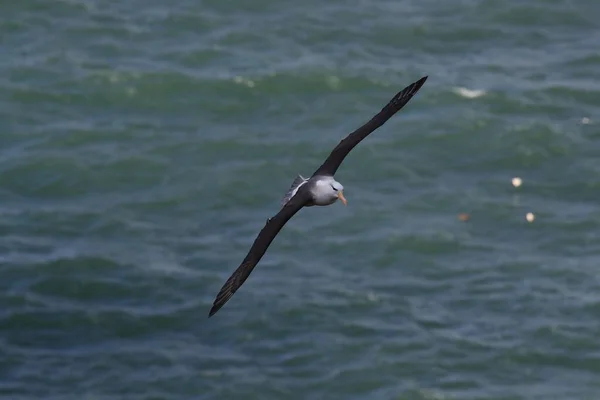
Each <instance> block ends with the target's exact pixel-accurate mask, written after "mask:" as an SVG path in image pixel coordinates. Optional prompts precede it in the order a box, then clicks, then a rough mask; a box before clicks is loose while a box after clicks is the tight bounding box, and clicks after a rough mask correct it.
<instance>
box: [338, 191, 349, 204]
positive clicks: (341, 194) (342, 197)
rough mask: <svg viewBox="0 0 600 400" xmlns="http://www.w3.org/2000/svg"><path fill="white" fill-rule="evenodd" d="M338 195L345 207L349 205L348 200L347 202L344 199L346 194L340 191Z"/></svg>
mask: <svg viewBox="0 0 600 400" xmlns="http://www.w3.org/2000/svg"><path fill="white" fill-rule="evenodd" d="M337 194H338V199H340V200H341V201H342V203H344V205H345V206H347V205H348V200H346V198H345V197H344V193H343V192H342V191H341V190H340V191H339V192H337Z"/></svg>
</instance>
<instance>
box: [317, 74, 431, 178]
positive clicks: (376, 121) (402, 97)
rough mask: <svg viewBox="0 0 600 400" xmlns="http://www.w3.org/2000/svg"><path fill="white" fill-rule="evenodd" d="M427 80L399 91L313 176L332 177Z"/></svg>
mask: <svg viewBox="0 0 600 400" xmlns="http://www.w3.org/2000/svg"><path fill="white" fill-rule="evenodd" d="M426 80H427V76H424V77H423V78H421V79H419V80H418V81H416V82H414V83H412V84H410V85H408V86H407V87H405V88H404V89H403V90H402V91H400V92H399V93H398V94H396V96H394V98H393V99H392V100H390V102H389V103H388V104H387V105H386V106H385V107H383V108H382V109H381V111H380V112H379V113H378V114H377V115H375V116H374V117H373V118H371V120H370V121H369V122H367V123H366V124H364V125H363V126H361V127H360V128H358V129H357V130H355V131H354V132H352V133H351V134H349V135H348V136H346V138H344V139H343V140H342V141H341V142H340V143H339V144H338V145H337V146H336V147H335V148H334V149H333V151H332V152H331V153H330V154H329V157H327V159H326V160H325V162H324V163H323V164H322V165H321V166H320V167H319V168H318V169H317V170H316V171H315V173H314V174H313V176H314V175H329V176H333V175H334V174H335V173H336V171H337V169H338V168H339V166H340V165H341V164H342V161H344V158H345V157H346V156H347V155H348V153H350V151H351V150H352V149H353V148H354V147H355V146H356V145H357V144H359V143H360V142H361V141H362V140H363V139H364V138H366V137H367V136H368V135H369V134H370V133H371V132H373V131H374V130H375V129H377V128H379V127H380V126H381V125H383V124H384V123H385V122H386V121H387V120H388V119H390V118H391V117H392V116H393V115H394V114H396V113H397V112H398V111H400V110H401V109H402V107H404V106H405V105H406V103H408V102H409V101H410V99H412V97H413V96H414V95H415V94H416V93H417V92H418V91H419V89H421V86H423V84H424V83H425V81H426Z"/></svg>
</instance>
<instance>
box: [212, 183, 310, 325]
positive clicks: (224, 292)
mask: <svg viewBox="0 0 600 400" xmlns="http://www.w3.org/2000/svg"><path fill="white" fill-rule="evenodd" d="M308 199H309V194H308V191H306V190H298V192H297V193H296V195H295V196H294V197H292V198H291V199H290V201H288V202H287V203H286V205H285V206H283V207H282V208H281V210H280V211H279V212H278V213H277V214H276V215H275V216H274V217H273V218H269V219H268V220H267V223H266V224H265V226H264V228H262V230H261V231H260V233H259V234H258V236H257V238H256V239H255V240H254V244H252V247H251V248H250V251H248V254H247V255H246V257H245V258H244V260H243V261H242V263H241V264H240V266H239V267H238V268H237V269H236V270H235V272H234V273H233V274H232V275H231V276H230V277H229V279H227V281H226V282H225V284H224V285H223V287H222V288H221V290H220V291H219V293H218V294H217V297H216V298H215V301H214V302H213V306H212V308H211V309H210V312H209V314H208V316H209V317H212V316H213V315H214V314H215V313H216V312H217V311H219V309H220V308H221V307H223V306H224V305H225V303H227V301H229V299H230V298H231V296H233V294H234V293H235V292H236V291H237V290H238V289H239V288H240V286H242V284H243V283H244V282H245V281H246V279H248V276H250V273H251V272H252V270H253V269H254V267H255V266H256V264H258V262H259V261H260V259H261V258H262V256H263V255H264V254H265V252H266V251H267V249H268V248H269V245H270V244H271V242H272V241H273V239H275V236H277V234H278V233H279V231H280V230H281V228H283V226H284V225H285V223H286V222H288V221H289V220H290V218H292V217H293V216H294V214H296V213H297V212H298V211H300V209H301V208H302V207H304V205H305V204H306V203H307V201H308Z"/></svg>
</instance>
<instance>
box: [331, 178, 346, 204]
mask: <svg viewBox="0 0 600 400" xmlns="http://www.w3.org/2000/svg"><path fill="white" fill-rule="evenodd" d="M330 185H331V189H332V190H333V193H332V195H333V196H335V197H336V198H338V199H340V200H341V201H342V203H344V205H348V201H347V200H346V198H345V197H344V185H342V184H341V183H339V182H338V181H336V180H335V179H332V181H331V182H330Z"/></svg>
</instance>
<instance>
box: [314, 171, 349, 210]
mask: <svg viewBox="0 0 600 400" xmlns="http://www.w3.org/2000/svg"><path fill="white" fill-rule="evenodd" d="M316 189H317V190H316V193H314V195H315V202H316V203H317V204H318V205H329V204H332V203H335V201H336V200H338V199H340V200H341V201H342V203H344V205H347V204H348V202H347V201H346V198H345V197H344V186H343V185H342V184H341V183H339V182H338V181H336V180H335V179H333V178H332V177H327V178H323V179H319V180H318V181H317V188H316Z"/></svg>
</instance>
